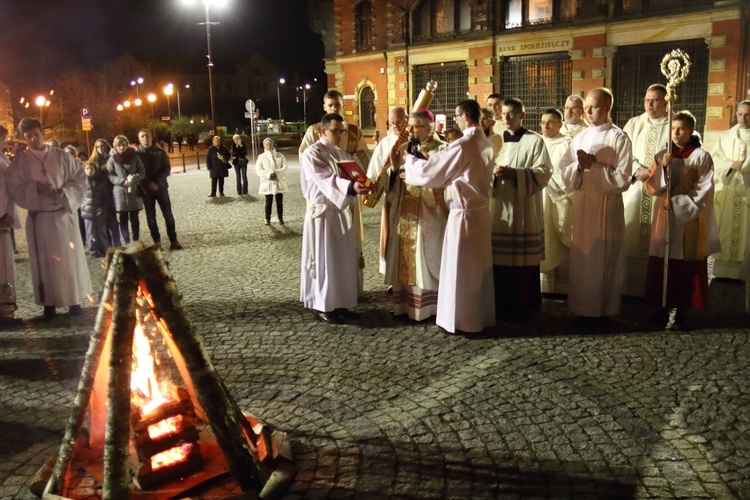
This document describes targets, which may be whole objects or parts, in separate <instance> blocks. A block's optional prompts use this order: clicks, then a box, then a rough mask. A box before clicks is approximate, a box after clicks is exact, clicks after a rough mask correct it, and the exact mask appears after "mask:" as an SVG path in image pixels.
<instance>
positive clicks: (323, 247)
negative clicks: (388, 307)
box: [300, 113, 369, 323]
mask: <svg viewBox="0 0 750 500" xmlns="http://www.w3.org/2000/svg"><path fill="white" fill-rule="evenodd" d="M318 129H319V130H320V139H319V140H318V142H316V143H314V144H312V145H311V146H310V147H308V148H307V149H306V150H305V151H304V153H303V155H302V169H301V171H300V187H301V189H302V195H303V196H304V197H305V200H307V210H306V211H305V221H304V225H303V229H302V266H301V280H300V301H301V302H302V304H303V305H304V306H305V307H306V308H308V309H312V310H313V312H315V314H316V315H317V316H318V318H319V319H321V320H322V321H325V322H328V323H340V322H342V321H344V320H347V319H351V318H352V317H354V313H352V312H351V311H350V309H353V308H355V307H356V306H357V296H358V293H357V273H358V270H359V269H358V268H359V265H358V264H359V255H358V252H357V246H356V241H355V238H356V232H355V229H354V218H353V217H352V212H351V207H352V206H356V204H357V195H359V194H367V193H368V192H369V190H368V189H367V188H366V187H365V186H364V184H363V183H360V182H353V181H350V180H348V179H346V178H344V177H343V175H342V173H341V169H340V167H339V164H338V162H339V161H352V157H351V155H349V154H347V153H345V152H343V151H341V150H340V149H339V148H338V147H337V146H338V144H339V143H340V142H341V136H342V135H343V133H344V118H343V117H342V116H341V115H339V114H337V113H329V114H326V115H325V116H324V117H323V120H322V121H321V122H320V125H319V128H318Z"/></svg>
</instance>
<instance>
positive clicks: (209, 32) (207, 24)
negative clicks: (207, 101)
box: [203, 0, 216, 135]
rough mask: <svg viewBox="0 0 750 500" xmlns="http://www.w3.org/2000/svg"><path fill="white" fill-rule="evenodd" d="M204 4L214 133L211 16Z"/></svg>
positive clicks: (214, 111)
mask: <svg viewBox="0 0 750 500" xmlns="http://www.w3.org/2000/svg"><path fill="white" fill-rule="evenodd" d="M203 3H204V4H205V5H206V44H207V45H208V92H209V95H210V98H211V128H212V135H216V109H215V108H214V81H213V73H212V70H213V67H214V63H213V61H212V60H211V17H210V14H209V12H208V5H209V3H208V1H207V0H203Z"/></svg>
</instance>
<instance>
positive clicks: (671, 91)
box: [661, 49, 690, 307]
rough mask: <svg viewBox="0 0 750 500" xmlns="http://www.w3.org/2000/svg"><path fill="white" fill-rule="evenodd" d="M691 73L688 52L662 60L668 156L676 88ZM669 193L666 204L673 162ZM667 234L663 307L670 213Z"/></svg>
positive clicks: (675, 52)
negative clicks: (665, 89) (667, 121)
mask: <svg viewBox="0 0 750 500" xmlns="http://www.w3.org/2000/svg"><path fill="white" fill-rule="evenodd" d="M689 72H690V56H688V55H687V53H686V52H683V51H682V50H680V49H675V50H673V51H672V52H669V53H667V54H665V55H664V58H663V59H662V60H661V73H662V75H664V76H665V77H666V78H667V95H666V96H665V99H666V100H667V116H668V117H669V118H668V120H669V124H668V125H667V126H668V137H669V140H668V141H667V154H668V155H669V156H670V157H671V156H672V103H674V101H676V100H677V94H676V93H675V88H676V87H677V85H679V84H680V83H682V82H684V81H685V78H687V76H688V73H689ZM665 179H666V184H667V192H666V194H665V195H664V196H666V199H665V203H666V202H669V199H670V188H671V186H670V184H671V181H672V162H671V161H670V163H669V165H667V171H666V175H665ZM664 228H665V233H664V281H663V284H662V294H661V306H662V307H667V272H668V271H669V212H667V217H666V219H665V225H664Z"/></svg>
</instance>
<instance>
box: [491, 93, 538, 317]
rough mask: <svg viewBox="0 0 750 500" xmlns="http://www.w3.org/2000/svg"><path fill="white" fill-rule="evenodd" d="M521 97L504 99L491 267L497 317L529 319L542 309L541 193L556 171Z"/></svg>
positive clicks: (494, 192) (493, 200)
mask: <svg viewBox="0 0 750 500" xmlns="http://www.w3.org/2000/svg"><path fill="white" fill-rule="evenodd" d="M525 118H526V111H525V109H524V106H523V103H522V102H521V101H520V100H519V99H515V98H509V99H505V100H504V101H503V107H502V111H501V120H502V122H503V125H505V132H503V142H504V145H503V149H502V150H501V151H500V155H499V156H498V158H497V160H496V163H497V165H498V166H497V168H495V169H494V179H493V182H492V193H491V195H490V202H489V206H490V217H491V218H492V264H493V273H494V281H495V313H496V314H497V317H498V318H500V317H506V318H507V317H511V318H514V319H525V317H527V316H528V314H529V312H530V311H538V310H540V309H541V307H542V294H541V290H540V284H539V264H540V262H541V261H542V258H543V257H544V208H543V207H544V202H543V200H542V190H543V189H544V186H546V185H547V181H549V178H550V176H551V175H552V168H551V166H550V161H549V155H548V154H547V148H546V146H545V145H544V139H543V138H542V136H541V135H539V134H537V133H536V132H532V131H531V130H529V129H527V128H525V127H524V126H523V120H524V119H525Z"/></svg>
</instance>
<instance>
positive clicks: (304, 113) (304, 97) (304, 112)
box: [302, 87, 307, 125]
mask: <svg viewBox="0 0 750 500" xmlns="http://www.w3.org/2000/svg"><path fill="white" fill-rule="evenodd" d="M302 117H303V119H304V120H305V125H307V89H306V88H305V87H302Z"/></svg>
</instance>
